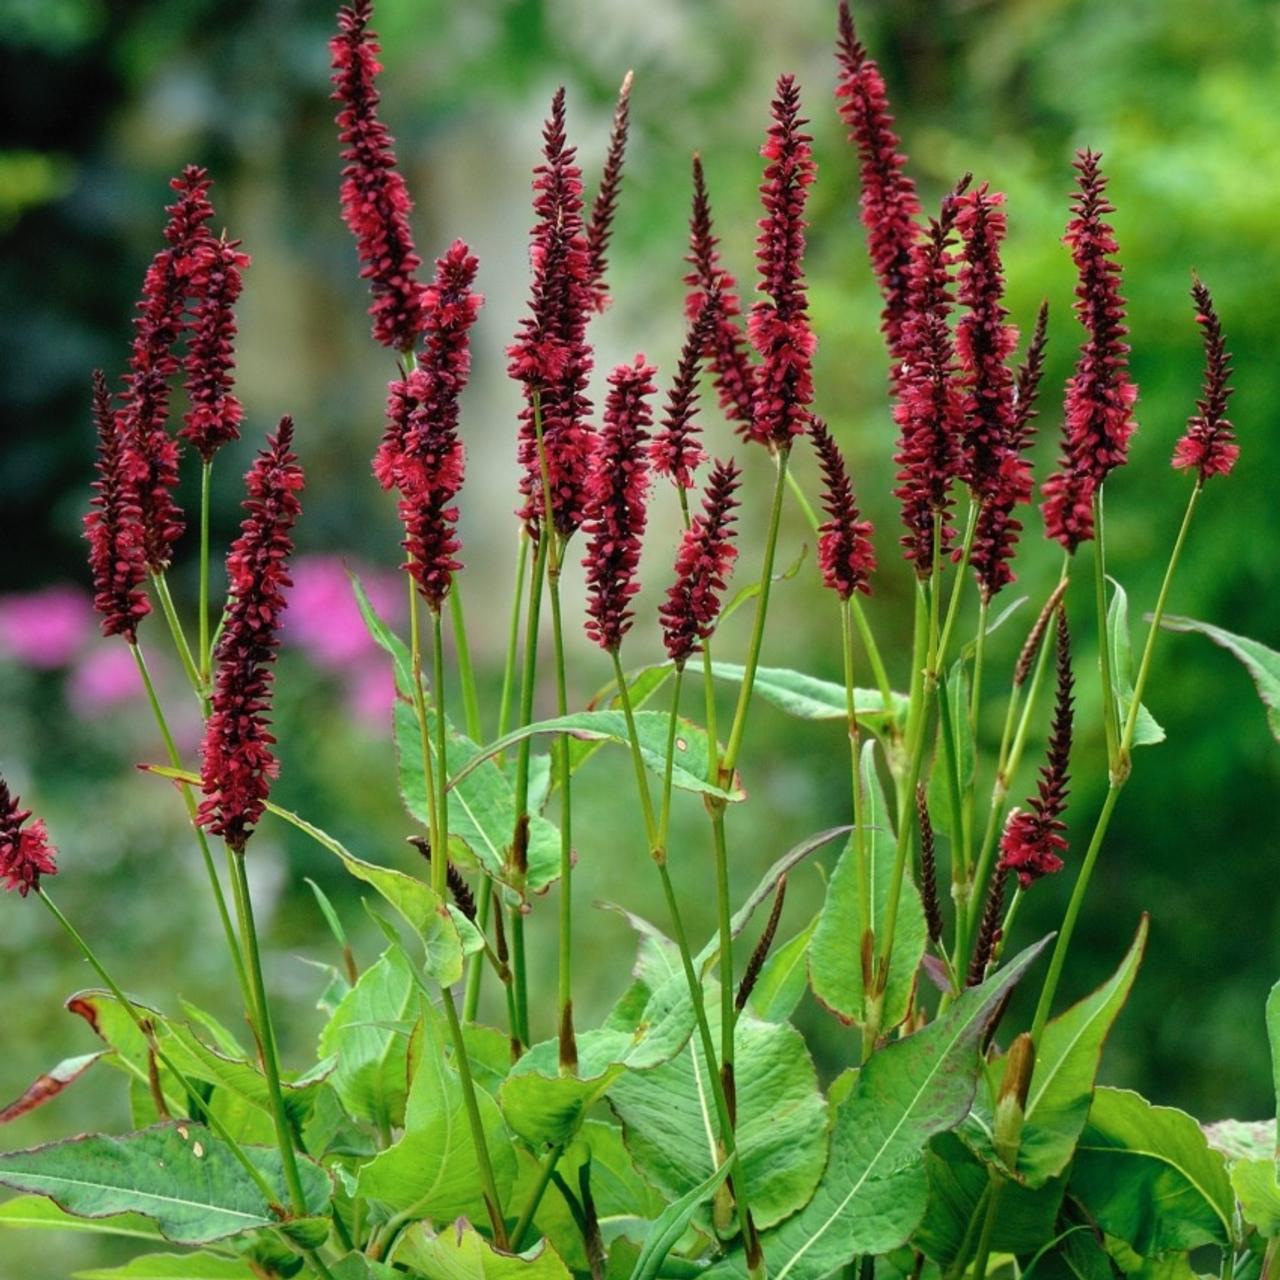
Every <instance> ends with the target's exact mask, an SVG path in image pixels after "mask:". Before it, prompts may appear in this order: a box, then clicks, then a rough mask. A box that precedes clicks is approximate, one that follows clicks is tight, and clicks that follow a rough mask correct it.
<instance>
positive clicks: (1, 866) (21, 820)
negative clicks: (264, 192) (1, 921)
mask: <svg viewBox="0 0 1280 1280" xmlns="http://www.w3.org/2000/svg"><path fill="white" fill-rule="evenodd" d="M30 817H31V810H30V809H23V808H20V807H19V804H18V797H17V796H15V795H11V794H10V792H9V786H8V783H6V782H5V780H4V779H3V778H0V880H3V881H4V887H5V888H6V889H7V890H8V891H9V892H10V893H15V892H16V893H17V894H19V895H20V896H21V897H23V898H25V897H26V896H27V894H28V893H30V892H31V890H32V889H35V890H37V891H38V890H39V888H40V877H41V876H53V875H57V874H58V867H57V861H56V859H57V855H58V851H57V850H56V849H55V848H54V847H53V845H51V844H50V843H49V833H48V831H47V830H46V829H45V825H44V819H43V818H37V819H36V820H35V821H34V822H32V823H30V824H28V822H27V819H28V818H30Z"/></svg>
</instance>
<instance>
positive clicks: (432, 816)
mask: <svg viewBox="0 0 1280 1280" xmlns="http://www.w3.org/2000/svg"><path fill="white" fill-rule="evenodd" d="M405 579H406V581H407V582H408V584H409V675H410V679H411V680H412V681H413V710H414V714H415V716H416V718H417V721H418V737H419V739H420V742H421V751H422V786H423V790H424V791H425V792H426V797H427V838H428V839H429V840H430V841H431V886H432V889H433V890H435V886H436V875H437V868H439V870H440V871H443V870H444V869H445V866H444V859H443V858H441V857H440V856H439V855H440V852H441V850H440V848H439V847H438V846H437V845H436V843H435V841H436V835H437V833H438V831H439V829H440V823H439V819H438V816H437V814H436V785H435V776H434V774H433V773H432V770H431V732H430V729H429V727H428V723H427V697H426V693H425V691H424V690H423V687H422V629H421V626H420V624H419V621H418V588H417V584H416V583H415V582H414V580H413V577H412V575H410V574H405ZM436 896H437V897H439V898H441V900H442V901H443V897H444V895H443V893H442V892H441V891H439V890H436Z"/></svg>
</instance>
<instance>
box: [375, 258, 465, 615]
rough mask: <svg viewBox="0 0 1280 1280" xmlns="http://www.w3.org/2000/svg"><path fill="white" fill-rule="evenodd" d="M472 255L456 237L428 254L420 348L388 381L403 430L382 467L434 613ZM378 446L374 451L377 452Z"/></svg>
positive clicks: (451, 516) (452, 487)
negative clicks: (401, 376) (405, 369)
mask: <svg viewBox="0 0 1280 1280" xmlns="http://www.w3.org/2000/svg"><path fill="white" fill-rule="evenodd" d="M479 265H480V264H479V261H478V259H476V258H475V257H474V256H473V255H472V253H471V251H470V250H469V249H468V248H467V246H466V245H465V244H464V243H463V242H462V241H461V240H455V241H454V242H453V244H452V245H451V246H450V247H449V251H448V252H447V253H446V254H445V255H444V257H442V258H438V259H437V260H436V270H435V278H434V279H433V281H432V283H431V285H430V287H429V288H428V289H427V291H426V293H425V294H424V295H423V298H424V304H425V306H424V313H423V315H424V326H425V327H424V334H425V350H424V352H423V355H422V359H421V361H420V362H419V364H418V367H417V368H416V369H414V370H412V372H410V374H409V376H408V378H407V379H405V380H404V381H403V382H401V383H398V384H393V388H394V387H397V386H398V387H401V388H403V390H402V392H401V393H400V395H401V399H402V401H403V403H404V405H405V406H406V412H405V414H404V417H403V423H404V431H403V434H402V435H401V436H400V438H399V439H398V440H397V441H396V450H397V452H396V456H395V459H394V461H391V462H388V463H387V466H388V469H389V470H390V472H391V474H392V475H393V476H394V478H395V482H396V484H397V486H398V488H399V490H400V504H399V506H400V519H401V521H402V522H403V524H404V530H405V538H404V542H403V544H402V545H403V547H404V549H405V551H406V552H408V555H409V559H408V561H407V562H406V563H405V565H404V568H405V569H406V570H407V571H408V573H409V574H410V575H411V576H412V577H413V580H414V581H415V582H416V583H417V584H418V590H419V591H421V593H422V597H423V599H424V600H426V602H427V604H428V605H429V606H430V607H431V608H432V609H433V610H436V611H437V612H438V611H439V609H440V607H441V605H442V604H443V603H444V600H445V597H446V596H447V595H448V594H449V588H450V587H451V586H452V584H453V575H454V574H455V573H456V572H457V571H458V570H459V569H460V568H462V565H461V564H460V563H459V561H458V560H457V559H456V557H457V554H458V551H459V549H460V547H461V543H460V542H459V541H458V535H457V521H458V509H457V507H456V506H454V499H455V498H456V497H457V496H458V492H459V491H460V490H461V488H462V477H463V470H464V464H465V460H466V459H465V454H464V452H463V447H462V441H461V440H459V439H458V416H459V413H458V397H459V396H460V395H461V393H462V389H463V387H465V386H466V383H467V377H468V375H469V374H470V372H471V350H470V343H469V337H468V335H469V332H470V329H471V326H472V325H473V324H474V323H475V319H476V316H477V314H479V311H480V307H481V305H482V304H483V302H484V298H483V297H482V296H481V295H480V294H478V293H476V292H474V291H473V290H472V288H471V285H472V284H473V283H474V282H475V278H476V271H477V269H478V268H479ZM385 448H386V442H385V441H384V445H383V449H380V450H379V457H380V458H381V456H382V454H383V451H384V449H385Z"/></svg>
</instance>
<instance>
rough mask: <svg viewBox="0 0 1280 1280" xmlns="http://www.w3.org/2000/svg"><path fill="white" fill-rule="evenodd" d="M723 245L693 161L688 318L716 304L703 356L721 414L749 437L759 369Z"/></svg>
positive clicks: (697, 161)
mask: <svg viewBox="0 0 1280 1280" xmlns="http://www.w3.org/2000/svg"><path fill="white" fill-rule="evenodd" d="M719 243H720V241H719V239H718V237H717V236H716V234H715V230H714V224H713V222H712V217H711V199H710V197H709V196H708V195H707V184H706V179H705V177H704V175H703V172H702V158H701V157H700V156H698V155H695V156H694V157H693V213H692V214H691V216H690V218H689V253H688V256H687V257H686V258H685V261H686V262H687V263H688V264H689V266H690V267H691V268H692V270H691V271H689V272H688V273H687V274H686V275H685V277H684V283H685V285H686V286H687V288H688V289H689V292H688V294H687V295H686V296H685V303H684V309H685V315H686V316H687V317H688V319H689V320H696V319H697V318H698V316H700V315H701V314H702V312H703V311H704V310H705V309H706V308H707V307H708V306H711V305H713V304H714V315H715V323H714V324H713V325H712V326H711V328H710V330H709V332H708V334H707V341H706V346H705V347H704V348H703V355H704V356H705V357H706V358H707V360H708V361H709V363H710V368H711V373H712V376H713V378H714V380H715V387H716V394H717V396H718V397H719V400H720V407H721V409H723V410H724V412H725V414H726V416H727V417H728V418H729V421H730V422H732V423H733V424H734V426H735V427H736V428H737V430H738V431H739V433H741V434H747V433H748V432H750V430H751V423H752V419H753V415H754V412H755V410H754V408H753V402H754V397H755V369H754V368H753V367H752V364H751V357H750V354H749V352H748V350H747V342H746V338H745V337H744V335H743V332H742V326H741V324H740V322H739V317H740V316H741V315H742V306H741V304H740V303H739V301H738V282H737V280H736V279H735V278H734V276H733V273H732V272H731V271H729V270H728V269H727V268H726V267H724V266H722V265H721V263H720V251H719V248H718V247H717V246H718V245H719Z"/></svg>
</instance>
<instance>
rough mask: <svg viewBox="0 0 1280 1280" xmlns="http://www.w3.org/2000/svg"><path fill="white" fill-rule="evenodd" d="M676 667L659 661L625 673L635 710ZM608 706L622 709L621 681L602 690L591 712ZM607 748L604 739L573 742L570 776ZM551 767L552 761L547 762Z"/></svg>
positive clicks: (651, 696) (598, 693) (588, 707)
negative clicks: (602, 749) (601, 749)
mask: <svg viewBox="0 0 1280 1280" xmlns="http://www.w3.org/2000/svg"><path fill="white" fill-rule="evenodd" d="M674 670H675V668H674V667H673V666H672V665H671V663H669V662H659V663H655V664H654V665H652V666H648V667H641V668H640V669H639V670H638V671H629V672H626V673H624V674H625V675H626V681H627V694H628V696H629V697H630V699H631V709H632V710H633V711H638V710H639V709H640V708H641V707H643V706H644V705H645V703H646V702H649V701H650V700H651V699H652V698H653V696H654V695H655V694H656V693H657V692H658V690H659V689H661V688H662V686H663V685H664V684H666V682H667V681H668V679H670V677H671V673H672V672H673V671H674ZM602 707H605V708H609V709H610V710H615V711H618V710H621V709H622V697H621V695H620V694H619V693H618V682H617V680H611V681H609V683H608V684H607V685H605V686H604V688H602V689H600V690H598V691H597V692H596V694H595V695H594V696H593V697H592V699H591V701H590V702H588V703H587V705H586V710H587V711H597V710H599V709H600V708H602ZM603 746H604V740H602V739H595V740H587V739H585V738H570V739H569V773H570V776H572V775H573V774H575V773H577V772H578V770H579V769H581V768H582V766H583V765H584V764H586V762H587V761H588V760H589V759H590V758H591V757H592V756H593V755H595V753H596V752H597V751H599V750H600V748H601V747H603ZM547 764H548V766H549V765H550V761H547Z"/></svg>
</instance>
